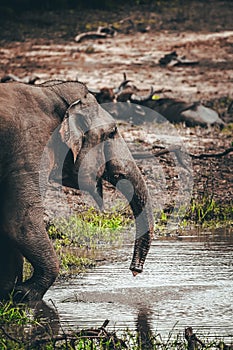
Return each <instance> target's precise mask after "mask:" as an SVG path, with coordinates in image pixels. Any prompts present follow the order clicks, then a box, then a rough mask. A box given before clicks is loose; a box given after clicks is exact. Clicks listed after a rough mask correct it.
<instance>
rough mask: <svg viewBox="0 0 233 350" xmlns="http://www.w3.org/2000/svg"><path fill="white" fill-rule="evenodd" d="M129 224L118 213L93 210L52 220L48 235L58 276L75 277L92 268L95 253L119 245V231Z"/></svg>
mask: <svg viewBox="0 0 233 350" xmlns="http://www.w3.org/2000/svg"><path fill="white" fill-rule="evenodd" d="M130 222H131V219H129V217H126V216H125V215H123V214H122V213H121V212H120V211H118V210H117V209H115V210H113V211H112V212H111V213H108V212H99V211H97V210H95V209H94V208H90V209H88V210H86V211H84V212H82V213H81V214H80V213H79V214H77V215H71V216H69V217H68V218H59V219H55V220H54V221H53V222H51V223H50V225H49V226H48V229H47V231H48V235H49V237H50V238H51V239H52V240H53V243H54V247H55V250H56V252H57V255H58V257H59V258H60V263H61V272H62V273H65V272H69V271H70V270H72V271H73V272H75V273H78V272H83V271H84V270H85V269H86V268H90V267H93V266H95V257H96V255H97V253H100V252H101V250H106V248H108V247H111V248H112V247H113V248H114V247H119V246H120V245H121V243H122V231H123V230H124V229H125V228H126V227H127V225H128V224H129V223H130Z"/></svg>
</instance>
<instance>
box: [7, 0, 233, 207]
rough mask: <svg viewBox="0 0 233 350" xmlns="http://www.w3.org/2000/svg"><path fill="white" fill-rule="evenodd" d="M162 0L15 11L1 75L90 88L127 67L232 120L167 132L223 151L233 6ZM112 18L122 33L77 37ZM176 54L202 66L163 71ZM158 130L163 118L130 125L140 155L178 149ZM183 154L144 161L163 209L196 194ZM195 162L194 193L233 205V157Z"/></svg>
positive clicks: (199, 149)
mask: <svg viewBox="0 0 233 350" xmlns="http://www.w3.org/2000/svg"><path fill="white" fill-rule="evenodd" d="M159 3H160V5H158V4H157V5H153V6H152V5H151V6H150V7H148V6H147V7H145V6H140V7H135V8H132V7H131V8H130V7H128V6H126V7H125V8H119V9H118V10H117V11H116V12H115V13H113V12H109V11H93V10H92V11H91V10H90V11H87V10H85V11H75V10H72V11H71V10H69V11H68V10H66V11H63V12H56V11H53V12H46V13H42V12H41V13H35V12H34V13H31V12H26V13H21V14H19V15H14V17H5V18H4V20H1V28H0V29H1V30H0V42H1V48H0V77H3V76H5V75H7V74H9V73H11V74H15V75H17V76H18V77H25V76H28V75H32V74H35V75H36V76H38V77H39V80H38V82H43V81H45V80H48V79H63V80H74V79H77V77H78V79H79V80H80V81H83V82H86V83H87V85H88V87H89V88H95V89H96V88H100V87H103V86H107V87H117V86H118V85H119V83H120V82H121V81H122V73H123V72H126V74H127V77H128V78H129V79H132V80H133V81H134V83H135V84H136V85H137V87H138V88H139V89H142V90H144V91H146V90H148V89H149V88H150V86H153V87H154V89H155V90H162V89H163V92H162V93H159V94H158V95H159V96H160V97H164V96H165V97H175V98H179V99H182V100H184V101H187V102H189V101H197V100H198V101H201V102H203V103H204V104H206V105H208V106H211V107H213V108H214V109H215V110H217V111H218V112H219V115H220V116H221V117H222V119H223V120H225V121H226V122H227V123H228V126H227V127H226V128H224V129H223V130H219V129H218V128H209V129H203V128H199V127H196V128H187V127H185V126H184V125H179V126H176V127H175V128H174V127H173V126H171V125H170V127H167V129H166V133H167V134H168V135H169V134H170V133H172V131H171V130H173V131H174V132H175V133H176V135H179V137H180V141H179V142H181V143H182V145H183V146H184V147H185V148H186V150H187V152H189V153H192V154H199V153H208V152H210V153H218V152H221V151H223V150H224V149H226V148H229V147H231V144H232V141H233V139H232V130H233V128H232V124H229V123H230V122H231V123H232V122H233V117H232V111H231V112H227V108H228V106H229V105H230V103H231V101H232V99H233V87H232V83H233V22H232V18H233V3H232V2H231V1H220V0H214V1H211V2H208V3H206V2H204V1H203V2H202V1H190V2H188V3H187V2H185V1H181V0H180V2H179V4H178V3H177V2H174V1H172V2H169V3H167V2H159ZM8 15H9V14H8ZM128 16H130V18H131V19H132V21H133V22H132V23H133V27H131V28H129V27H128V26H127V23H128V22H127V21H125V22H124V24H121V23H120V22H119V21H120V20H121V19H122V18H126V17H128ZM107 23H114V26H115V27H117V28H118V31H119V33H118V34H117V35H116V36H114V37H112V38H107V39H101V40H100V39H98V40H87V41H83V42H81V43H76V42H75V41H74V37H75V35H77V34H78V33H80V32H82V31H84V30H92V29H96V28H97V26H98V25H100V24H101V25H103V24H107ZM125 23H126V24H125ZM148 26H150V30H149V31H147V32H143V33H142V32H141V28H146V27H148ZM139 29H140V31H139ZM174 50H175V51H176V52H177V54H178V55H179V56H186V57H187V58H188V59H191V60H195V61H196V60H197V61H198V62H199V64H197V65H191V66H185V67H184V66H183V67H165V68H164V67H161V66H160V65H159V59H160V58H161V57H162V56H163V55H164V54H167V53H169V52H172V51H174ZM157 127H158V126H157V125H156V124H153V123H150V124H142V125H133V124H130V123H125V122H124V123H120V128H121V130H122V133H123V136H124V137H125V139H126V141H127V143H128V145H129V147H130V149H131V150H132V151H133V152H135V151H143V152H144V151H148V150H151V149H152V148H153V147H154V146H155V145H158V144H160V145H161V144H163V145H164V146H167V145H169V143H167V142H161V139H160V138H159V137H157V136H158V134H159V131H158V130H159V129H156V128H157ZM156 137H157V138H156ZM175 160H176V159H175V158H173V156H172V155H171V154H170V155H167V156H163V157H160V158H154V159H149V160H145V159H144V160H138V161H137V162H138V165H139V167H140V168H141V170H142V172H143V174H144V175H145V178H146V180H147V182H148V185H149V187H150V190H151V195H152V200H153V206H154V208H157V207H158V206H160V207H162V208H164V207H169V206H172V205H173V204H174V202H175V201H177V198H178V197H179V196H180V192H182V194H181V197H182V198H184V197H186V198H189V194H188V195H187V192H185V191H187V188H186V189H185V186H183V187H182V186H180V183H181V182H182V181H183V182H186V183H187V184H188V182H187V181H189V180H188V179H190V177H189V173H188V172H187V170H186V169H184V168H182V166H180V164H178V165H177V164H175ZM191 168H192V169H193V181H194V187H193V193H192V197H194V198H199V199H200V198H202V197H203V195H205V196H207V197H212V196H213V198H214V200H215V201H216V202H217V203H219V204H221V205H225V204H227V205H228V204H231V205H232V194H233V175H232V168H233V157H232V153H230V154H228V155H227V156H224V157H221V158H208V159H207V158H205V159H192V160H191ZM158 174H159V175H158ZM159 176H160V178H159ZM181 187H182V188H181ZM108 191H109V193H111V192H112V190H111V189H108ZM68 193H69V191H68ZM114 196H115V194H114V195H113V198H112V196H110V197H111V199H110V200H109V199H108V202H109V203H108V204H111V205H112V204H113V203H115V199H114V198H115V197H114ZM84 197H86V196H85V195H82V196H80V195H79V196H77V195H76V196H73V195H70V194H69V195H68V197H66V198H68V200H67V203H68V207H70V206H72V207H75V206H77V203H78V204H79V203H83V201H84V199H83V198H84ZM88 201H89V199H88ZM178 202H179V200H178ZM184 202H185V201H184ZM57 208H59V205H58V206H57ZM62 208H64V206H63V205H62V204H61V205H60V210H63V209H62ZM49 210H51V208H49ZM58 211H59V210H58Z"/></svg>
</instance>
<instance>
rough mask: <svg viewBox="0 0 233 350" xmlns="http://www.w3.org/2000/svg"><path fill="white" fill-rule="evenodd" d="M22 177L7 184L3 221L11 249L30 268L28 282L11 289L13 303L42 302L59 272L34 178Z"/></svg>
mask: <svg viewBox="0 0 233 350" xmlns="http://www.w3.org/2000/svg"><path fill="white" fill-rule="evenodd" d="M26 175H27V174H26ZM26 175H25V176H23V179H21V178H20V176H18V177H17V178H16V179H17V182H15V179H14V178H13V179H11V180H12V181H9V180H8V181H9V182H8V191H7V198H6V205H5V207H4V208H5V209H4V217H3V220H4V229H5V230H6V231H7V232H8V234H9V236H10V240H11V242H12V245H13V246H15V247H17V249H18V251H19V252H20V254H21V255H22V256H23V257H25V258H26V259H27V260H28V261H29V263H30V264H31V265H32V267H33V274H32V276H31V278H29V279H28V280H26V281H24V282H20V283H17V285H16V287H15V288H14V298H15V299H16V301H33V300H40V299H42V297H43V295H44V294H45V293H46V291H47V290H48V289H49V287H50V286H51V285H52V284H53V282H54V281H55V279H56V277H57V275H58V271H59V263H58V260H57V257H56V253H55V251H54V249H53V246H52V243H51V241H50V240H49V237H48V235H47V232H46V229H45V224H44V220H43V216H44V210H43V206H42V204H41V198H40V193H39V191H38V188H37V186H36V184H37V181H36V180H37V177H36V178H35V179H34V178H32V179H31V178H30V177H27V176H26ZM13 180H14V181H13Z"/></svg>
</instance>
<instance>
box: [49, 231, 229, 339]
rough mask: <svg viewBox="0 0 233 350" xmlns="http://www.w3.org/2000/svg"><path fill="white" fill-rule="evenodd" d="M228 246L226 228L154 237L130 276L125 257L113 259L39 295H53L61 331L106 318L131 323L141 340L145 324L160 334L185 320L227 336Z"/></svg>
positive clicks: (126, 251)
mask: <svg viewBox="0 0 233 350" xmlns="http://www.w3.org/2000/svg"><path fill="white" fill-rule="evenodd" d="M220 233H221V234H220ZM131 250H132V246H131V245H130V246H129V245H124V247H123V248H122V250H121V251H119V255H122V256H129V259H130V255H131ZM232 251H233V235H232V233H228V232H216V234H215V235H213V234H212V232H208V233H205V234H200V235H197V233H196V232H195V235H194V233H193V232H191V231H190V233H189V236H187V235H182V236H179V237H176V238H173V239H163V240H161V239H158V240H155V241H154V242H153V244H152V247H151V251H150V253H149V256H148V259H147V261H146V265H145V269H144V272H143V274H140V275H138V276H137V277H136V278H133V277H132V276H131V274H130V271H129V270H128V266H129V264H130V261H118V262H113V263H109V264H106V265H104V266H99V267H97V268H95V269H93V270H92V271H90V272H89V273H87V274H85V275H84V276H82V277H81V276H77V277H75V278H73V279H72V280H69V281H65V282H64V281H62V282H60V283H57V284H56V285H54V286H53V287H52V288H51V289H50V290H49V292H48V293H47V294H46V298H50V299H52V300H53V301H54V303H55V305H56V306H57V308H58V310H59V315H60V319H61V324H62V326H63V327H64V328H66V329H67V328H71V327H76V328H79V329H80V328H90V327H100V326H101V324H102V323H103V321H104V320H105V319H110V321H111V323H110V324H109V328H110V327H111V326H112V328H114V329H117V330H121V329H122V330H123V329H126V328H128V329H131V330H135V327H136V328H137V329H138V330H139V332H140V334H141V339H142V341H145V342H146V341H147V342H148V339H149V334H150V332H151V330H152V331H153V332H154V331H156V333H160V334H161V336H162V338H163V339H164V338H166V337H167V336H168V334H169V332H170V331H171V330H172V329H173V327H174V325H176V326H175V328H174V333H178V332H181V333H183V331H184V329H185V327H187V326H192V327H193V329H194V332H196V333H199V334H200V333H201V334H205V335H207V336H208V337H209V338H211V337H216V336H219V337H228V338H230V340H232V338H233V325H232V314H233V309H232V297H233V283H232V281H233V259H232V257H233V254H232ZM136 320H137V321H136ZM149 346H150V345H149Z"/></svg>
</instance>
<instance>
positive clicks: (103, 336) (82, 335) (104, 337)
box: [30, 320, 127, 349]
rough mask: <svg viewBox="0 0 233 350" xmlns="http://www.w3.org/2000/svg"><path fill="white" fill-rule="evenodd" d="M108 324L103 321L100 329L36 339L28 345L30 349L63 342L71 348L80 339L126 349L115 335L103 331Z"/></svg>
mask: <svg viewBox="0 0 233 350" xmlns="http://www.w3.org/2000/svg"><path fill="white" fill-rule="evenodd" d="M108 323H109V320H105V321H104V323H103V325H102V326H101V327H100V328H97V329H92V328H91V329H86V330H81V331H79V332H72V333H63V334H61V335H57V336H55V337H44V338H40V339H39V338H36V339H35V340H33V342H31V343H30V346H31V347H38V346H41V345H44V344H47V343H53V344H54V346H55V345H56V343H57V342H59V341H65V342H66V343H67V344H68V342H69V343H70V344H72V347H73V348H74V347H75V342H77V341H79V340H80V339H86V340H88V339H89V340H98V341H102V343H103V344H104V343H111V344H112V349H122V348H125V349H127V345H126V344H125V342H124V341H123V340H121V339H119V338H117V336H116V334H115V333H114V332H113V333H110V332H107V330H106V329H105V328H106V327H107V325H108Z"/></svg>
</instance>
